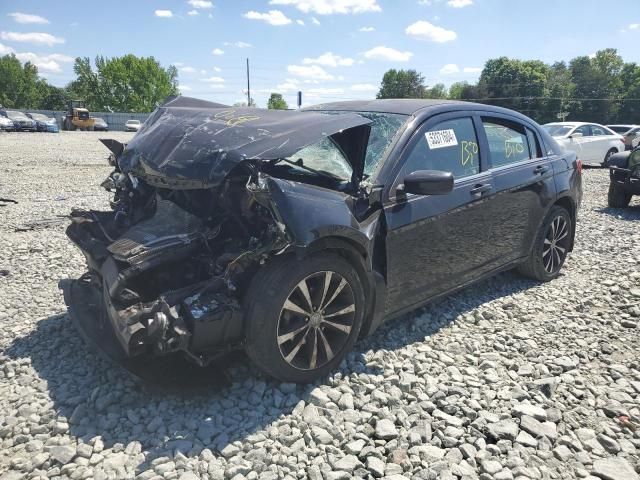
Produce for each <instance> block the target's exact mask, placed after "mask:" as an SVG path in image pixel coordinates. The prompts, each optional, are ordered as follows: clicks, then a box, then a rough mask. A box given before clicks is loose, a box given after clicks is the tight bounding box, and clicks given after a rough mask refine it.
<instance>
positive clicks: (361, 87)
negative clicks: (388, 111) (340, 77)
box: [351, 83, 378, 92]
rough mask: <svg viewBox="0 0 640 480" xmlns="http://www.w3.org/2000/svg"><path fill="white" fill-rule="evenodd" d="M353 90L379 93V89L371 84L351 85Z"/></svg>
mask: <svg viewBox="0 0 640 480" xmlns="http://www.w3.org/2000/svg"><path fill="white" fill-rule="evenodd" d="M351 90H353V91H354V92H377V91H378V87H376V86H375V85H372V84H370V83H356V84H355V85H351Z"/></svg>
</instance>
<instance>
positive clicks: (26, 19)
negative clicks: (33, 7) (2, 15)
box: [7, 12, 49, 24]
mask: <svg viewBox="0 0 640 480" xmlns="http://www.w3.org/2000/svg"><path fill="white" fill-rule="evenodd" d="M7 15H8V16H10V17H13V19H14V20H15V21H16V22H18V23H39V24H46V23H49V20H47V19H46V18H44V17H41V16H40V15H31V14H28V13H20V12H14V13H9V14H7Z"/></svg>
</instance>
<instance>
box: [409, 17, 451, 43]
mask: <svg viewBox="0 0 640 480" xmlns="http://www.w3.org/2000/svg"><path fill="white" fill-rule="evenodd" d="M405 33H406V34H407V35H409V36H410V37H413V38H415V39H417V40H427V41H430V42H436V43H446V42H451V41H452V40H455V39H456V38H457V37H458V35H457V34H456V32H454V31H453V30H447V29H445V28H442V27H438V26H436V25H433V24H432V23H429V22H427V21H425V20H419V21H417V22H415V23H412V24H411V25H409V26H408V27H407V29H406V30H405Z"/></svg>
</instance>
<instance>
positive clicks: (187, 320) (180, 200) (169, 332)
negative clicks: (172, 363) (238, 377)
mask: <svg viewBox="0 0 640 480" xmlns="http://www.w3.org/2000/svg"><path fill="white" fill-rule="evenodd" d="M102 185H103V187H105V188H106V189H107V190H109V191H111V192H112V193H113V194H114V196H113V200H112V201H111V207H112V210H111V211H84V210H74V211H73V212H72V215H71V218H72V223H71V225H70V226H69V227H68V229H67V235H68V237H69V238H70V239H71V240H72V241H73V242H74V243H75V244H76V245H77V246H78V247H79V248H80V249H81V250H82V252H83V253H84V255H85V257H86V259H87V264H88V267H89V275H88V278H89V279H90V281H89V282H88V283H89V284H90V285H91V286H92V288H94V289H96V290H99V291H100V294H101V297H100V298H101V299H102V300H101V302H102V305H101V306H100V308H101V311H103V312H105V313H106V319H105V320H104V321H108V322H109V323H110V324H111V329H112V330H113V332H114V333H115V336H116V338H117V340H118V343H119V344H120V346H121V347H122V349H123V350H124V352H125V354H126V355H127V356H129V357H136V356H143V355H149V354H151V355H166V354H169V353H174V352H184V353H185V354H186V355H187V356H188V357H189V358H191V359H192V360H193V361H195V362H196V363H198V364H200V365H205V364H206V363H208V362H209V361H210V360H212V359H213V358H215V357H216V356H217V355H218V354H220V353H224V352H225V351H228V350H230V349H232V348H234V347H237V346H239V344H240V343H241V341H242V335H243V328H242V324H243V314H242V309H241V299H242V295H243V292H244V290H245V289H246V287H247V286H248V283H249V281H250V279H251V278H252V277H253V275H254V274H255V272H256V270H257V269H258V268H260V264H261V263H264V262H265V261H266V260H267V259H268V258H269V257H270V256H272V255H275V254H277V253H280V252H283V251H284V250H286V249H287V247H288V246H289V244H290V241H289V239H288V238H287V235H286V233H285V229H284V226H283V225H282V223H281V222H280V221H278V219H277V217H276V214H275V212H274V210H273V209H271V208H270V205H269V199H268V192H267V187H266V183H265V182H264V179H263V178H262V177H261V175H260V174H258V173H256V172H255V171H254V170H253V169H252V168H251V167H250V166H249V165H245V166H243V167H242V168H239V169H238V172H237V173H235V172H234V173H233V174H231V175H229V176H228V177H227V179H226V180H225V182H223V183H222V184H221V185H220V186H218V187H216V188H209V189H192V190H172V189H169V188H158V187H152V186H150V185H149V184H148V183H147V182H145V181H144V180H141V179H139V178H137V177H135V176H133V175H132V174H124V173H122V172H120V171H118V169H117V168H116V171H114V172H113V173H112V174H111V175H110V176H109V178H108V179H107V180H106V181H105V182H103V184H102ZM85 282H86V280H85Z"/></svg>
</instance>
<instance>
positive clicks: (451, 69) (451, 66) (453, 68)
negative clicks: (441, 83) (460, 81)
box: [440, 63, 460, 75]
mask: <svg viewBox="0 0 640 480" xmlns="http://www.w3.org/2000/svg"><path fill="white" fill-rule="evenodd" d="M440 73H441V74H443V75H451V74H453V73H460V67H458V65H456V64H455V63H447V64H446V65H445V66H444V67H442V68H441V69H440Z"/></svg>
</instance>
